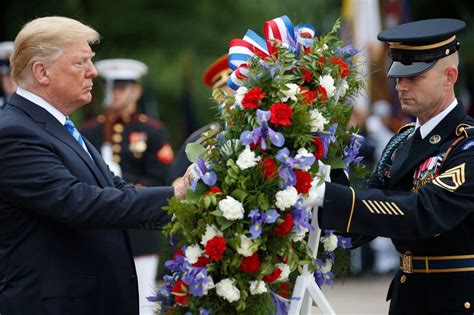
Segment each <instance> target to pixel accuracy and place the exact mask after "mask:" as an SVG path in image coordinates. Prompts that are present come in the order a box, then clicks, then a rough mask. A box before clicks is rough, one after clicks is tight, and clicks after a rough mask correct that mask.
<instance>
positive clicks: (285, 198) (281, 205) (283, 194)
mask: <svg viewBox="0 0 474 315" xmlns="http://www.w3.org/2000/svg"><path fill="white" fill-rule="evenodd" d="M275 197H276V203H275V204H276V206H277V207H278V209H280V210H285V209H286V208H289V207H291V206H293V205H294V204H295V203H296V201H298V191H297V190H296V188H295V187H293V186H288V187H287V188H286V189H285V190H280V191H279V192H277V193H276V196H275Z"/></svg>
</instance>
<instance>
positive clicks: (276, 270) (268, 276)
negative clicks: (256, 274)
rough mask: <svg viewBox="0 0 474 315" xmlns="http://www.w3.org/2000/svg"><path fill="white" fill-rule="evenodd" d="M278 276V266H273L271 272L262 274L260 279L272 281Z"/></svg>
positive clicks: (279, 273) (279, 272)
mask: <svg viewBox="0 0 474 315" xmlns="http://www.w3.org/2000/svg"><path fill="white" fill-rule="evenodd" d="M280 276H281V270H280V268H275V269H274V270H273V272H272V273H271V274H269V275H266V276H264V277H263V278H262V279H263V281H265V282H273V281H276V280H278V278H280Z"/></svg>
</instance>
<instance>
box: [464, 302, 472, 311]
mask: <svg viewBox="0 0 474 315" xmlns="http://www.w3.org/2000/svg"><path fill="white" fill-rule="evenodd" d="M464 308H465V309H467V310H468V309H470V308H471V303H469V302H466V303H464Z"/></svg>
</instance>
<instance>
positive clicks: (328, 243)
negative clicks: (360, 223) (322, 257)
mask: <svg viewBox="0 0 474 315" xmlns="http://www.w3.org/2000/svg"><path fill="white" fill-rule="evenodd" d="M321 243H323V245H324V250H325V251H327V252H333V251H334V250H335V249H336V248H337V236H336V235H334V234H331V235H329V236H325V237H321Z"/></svg>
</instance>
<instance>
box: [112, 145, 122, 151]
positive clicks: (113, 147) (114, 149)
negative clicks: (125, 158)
mask: <svg viewBox="0 0 474 315" xmlns="http://www.w3.org/2000/svg"><path fill="white" fill-rule="evenodd" d="M112 151H113V152H114V153H120V151H122V147H121V146H120V144H114V145H113V146H112Z"/></svg>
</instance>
